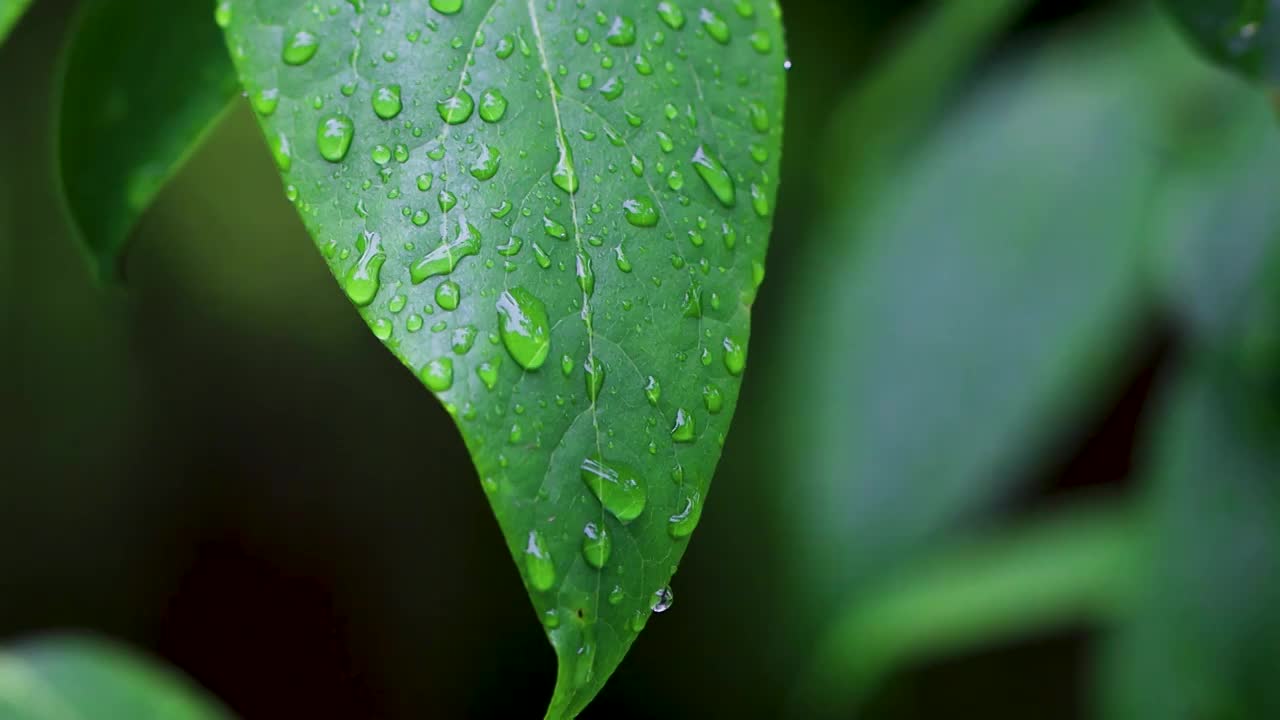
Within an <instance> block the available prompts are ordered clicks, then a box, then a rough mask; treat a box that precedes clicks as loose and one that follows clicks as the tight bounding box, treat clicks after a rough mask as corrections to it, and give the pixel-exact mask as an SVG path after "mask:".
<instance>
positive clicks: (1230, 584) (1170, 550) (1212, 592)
mask: <svg viewBox="0 0 1280 720" xmlns="http://www.w3.org/2000/svg"><path fill="white" fill-rule="evenodd" d="M1166 400H1167V410H1168V413H1167V414H1166V415H1164V416H1162V417H1161V419H1160V420H1159V421H1157V422H1156V423H1155V429H1154V436H1153V438H1152V441H1153V447H1152V451H1151V466H1150V468H1149V472H1148V473H1147V477H1146V483H1147V485H1146V487H1145V492H1144V495H1145V502H1146V504H1147V508H1146V514H1147V515H1148V516H1149V519H1148V522H1149V524H1150V526H1151V528H1152V530H1153V534H1152V537H1151V550H1150V552H1151V558H1150V561H1149V563H1148V570H1147V571H1146V572H1144V573H1142V574H1141V575H1140V576H1139V582H1141V583H1142V588H1141V590H1140V591H1139V595H1138V602H1136V603H1135V604H1134V605H1133V607H1132V612H1131V613H1130V617H1129V618H1128V620H1127V622H1126V623H1125V624H1124V625H1123V626H1121V627H1120V628H1119V630H1118V631H1117V633H1116V635H1115V637H1114V638H1113V640H1112V642H1111V643H1110V645H1109V648H1108V652H1107V654H1106V655H1105V662H1104V664H1103V672H1104V673H1105V674H1104V676H1103V684H1102V685H1103V692H1102V695H1101V697H1102V716H1104V717H1107V718H1117V719H1121V720H1123V719H1127V718H1169V719H1170V720H1181V719H1186V720H1191V719H1193V718H1197V719H1198V718H1223V719H1226V718H1263V717H1276V716H1277V715H1280V686H1277V685H1276V682H1275V679H1276V675H1277V672H1280V613H1277V612H1276V608H1277V607H1280V486H1278V485H1277V483H1276V480H1277V478H1280V443H1278V442H1277V439H1280V433H1277V432H1276V431H1277V427H1276V426H1271V427H1269V428H1263V427H1260V426H1259V425H1257V423H1255V422H1254V421H1253V419H1252V418H1251V417H1250V415H1251V413H1250V412H1249V411H1248V410H1247V409H1246V408H1247V407H1248V405H1249V404H1250V402H1251V400H1252V397H1251V394H1250V393H1249V392H1248V390H1247V389H1246V388H1244V387H1242V386H1241V385H1240V384H1238V382H1237V381H1236V380H1235V379H1234V378H1233V377H1232V376H1231V375H1230V374H1224V373H1223V372H1221V369H1220V368H1215V367H1213V364H1212V363H1207V362H1201V361H1196V362H1195V363H1193V364H1192V365H1191V366H1190V367H1188V368H1187V369H1186V370H1185V371H1183V372H1182V373H1179V374H1178V375H1177V376H1176V377H1174V378H1173V381H1172V383H1171V387H1170V388H1169V397H1168V398H1167V399H1166Z"/></svg>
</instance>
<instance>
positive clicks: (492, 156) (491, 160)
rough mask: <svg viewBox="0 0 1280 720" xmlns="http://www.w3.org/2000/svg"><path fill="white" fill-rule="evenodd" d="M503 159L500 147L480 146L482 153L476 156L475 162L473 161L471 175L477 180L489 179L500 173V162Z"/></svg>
mask: <svg viewBox="0 0 1280 720" xmlns="http://www.w3.org/2000/svg"><path fill="white" fill-rule="evenodd" d="M501 160H502V153H500V152H498V148H496V147H493V146H492V145H485V146H483V147H481V148H480V154H479V155H478V156H477V157H476V159H475V162H473V163H471V168H470V170H471V177H474V178H475V179H477V180H488V179H490V178H492V177H493V176H494V175H497V174H498V164H499V162H501Z"/></svg>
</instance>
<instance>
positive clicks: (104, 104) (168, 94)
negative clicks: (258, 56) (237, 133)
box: [57, 0, 237, 277]
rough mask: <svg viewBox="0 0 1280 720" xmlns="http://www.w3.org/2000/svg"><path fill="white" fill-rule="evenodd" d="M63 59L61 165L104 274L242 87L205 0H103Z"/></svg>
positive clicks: (71, 204)
mask: <svg viewBox="0 0 1280 720" xmlns="http://www.w3.org/2000/svg"><path fill="white" fill-rule="evenodd" d="M64 52H65V57H64V59H63V75H62V80H61V82H62V93H61V96H60V99H59V107H58V111H57V115H58V140H57V142H58V154H59V158H58V169H59V171H60V173H61V179H62V189H63V194H64V196H65V198H66V202H67V207H68V209H69V210H70V213H71V216H72V219H73V220H74V221H75V224H76V226H77V228H78V229H79V231H80V235H81V238H82V239H83V241H84V243H85V245H86V249H87V250H88V253H89V255H90V257H91V258H92V259H93V261H94V264H95V265H96V268H97V270H98V272H99V274H100V275H102V276H106V277H111V276H113V275H115V274H117V272H118V269H119V262H120V256H121V253H122V252H123V251H124V247H125V242H126V240H127V239H128V235H129V232H130V230H131V229H132V228H133V225H134V223H135V222H136V221H137V220H138V217H139V216H140V215H141V214H142V213H143V211H144V210H146V208H147V207H148V206H149V205H150V204H151V201H152V200H154V199H155V196H156V195H157V194H158V193H159V192H160V190H161V188H163V187H164V185H165V183H166V182H168V180H169V178H170V177H171V176H172V175H173V174H174V173H175V172H177V170H178V169H179V168H180V167H181V166H182V164H183V163H184V162H185V161H186V159H187V157H188V156H190V154H191V153H192V152H193V151H194V150H195V148H196V147H197V146H198V145H199V143H200V141H201V139H202V138H203V137H204V135H205V133H206V132H208V130H209V129H210V128H211V127H212V126H213V125H214V124H215V122H216V121H217V120H218V119H219V118H220V117H221V115H222V113H223V111H224V110H225V109H226V108H227V106H228V103H229V102H230V100H231V98H232V97H233V96H234V95H235V92H236V89H237V83H236V75H235V69H234V68H233V67H232V65H231V63H230V61H229V60H228V59H227V54H226V48H225V47H224V45H223V43H222V37H221V34H220V33H219V32H218V28H217V26H216V25H215V24H214V12H213V6H212V4H211V3H209V2H205V1H204V0H176V1H175V0H93V1H92V2H88V3H86V4H85V5H84V7H83V8H82V9H81V11H80V12H79V14H78V16H77V18H76V20H75V22H74V24H73V29H72V31H71V35H70V39H69V40H68V45H67V47H66V49H65V51H64Z"/></svg>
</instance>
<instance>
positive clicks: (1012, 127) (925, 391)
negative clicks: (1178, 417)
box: [781, 14, 1213, 607]
mask: <svg viewBox="0 0 1280 720" xmlns="http://www.w3.org/2000/svg"><path fill="white" fill-rule="evenodd" d="M1151 17H1152V16H1151V15H1150V14H1144V15H1142V16H1140V17H1134V16H1120V17H1111V18H1107V19H1108V20H1110V21H1111V22H1108V23H1106V24H1104V25H1101V26H1098V27H1097V28H1096V29H1094V30H1092V31H1090V32H1087V33H1084V34H1074V35H1070V34H1069V35H1067V36H1065V37H1062V38H1059V39H1058V40H1057V41H1056V42H1054V43H1053V44H1052V45H1051V46H1050V47H1048V48H1045V49H1043V50H1041V51H1039V52H1037V53H1035V54H1034V55H1033V56H1032V57H1030V58H1028V59H1025V60H1024V61H1022V62H1017V63H1010V64H1008V65H1007V66H1006V68H1007V69H1005V70H1003V71H1002V72H1001V73H1000V74H999V75H997V76H995V77H994V78H992V79H991V80H990V81H989V82H987V83H986V84H985V86H984V87H982V88H981V89H980V91H978V92H977V93H976V94H975V95H974V96H973V97H971V98H970V99H969V100H968V102H966V103H965V104H964V105H963V106H962V107H960V108H958V109H957V110H955V111H954V112H952V113H951V114H950V116H949V119H948V121H947V123H946V124H945V125H944V126H943V127H942V128H941V129H940V131H939V132H938V133H936V134H935V136H934V137H932V138H931V139H929V140H928V141H927V142H926V143H924V144H923V145H922V147H921V148H920V150H919V154H918V155H917V156H916V160H915V162H914V163H912V164H910V165H908V166H907V167H906V168H905V169H904V171H903V172H902V173H901V174H900V175H898V176H896V177H892V178H887V179H885V180H884V182H885V183H887V185H886V189H885V191H884V192H883V194H881V195H879V196H878V199H877V200H878V201H877V203H876V204H875V206H873V207H870V208H858V209H857V212H850V211H848V210H847V209H846V210H844V211H842V212H841V213H838V214H837V215H836V216H835V217H834V218H832V220H831V223H830V226H829V227H830V228H831V230H830V231H829V233H828V234H829V236H830V237H831V238H832V242H831V243H830V244H829V247H831V248H832V249H830V250H828V251H827V252H826V253H825V254H824V255H823V256H822V257H820V258H818V259H817V260H816V262H815V263H814V264H813V265H812V266H810V267H809V273H808V275H807V277H809V278H812V279H813V281H812V282H811V283H810V284H809V285H808V286H807V287H806V292H805V294H803V295H802V296H801V297H800V298H798V299H797V303H798V304H799V305H800V306H801V307H802V308H808V309H810V310H809V311H802V312H799V313H797V317H798V318H805V320H804V321H798V322H797V323H796V324H795V332H796V334H795V335H794V337H793V338H792V340H791V343H792V345H793V346H794V347H806V346H807V345H808V344H811V343H812V338H822V348H823V351H822V352H815V353H797V354H796V355H795V357H794V361H795V365H794V366H793V367H791V368H789V369H788V371H787V372H785V373H784V375H785V376H787V377H801V376H804V377H809V378H814V379H815V381H813V382H810V383H808V385H807V388H806V390H805V391H803V392H801V393H798V394H797V396H796V397H795V398H794V399H793V400H791V403H792V405H791V407H790V408H789V409H788V410H787V411H785V412H783V413H782V415H783V416H785V417H796V418H802V419H803V422H801V423H798V424H796V425H795V426H794V427H793V428H791V429H792V430H793V432H794V434H793V435H792V436H791V437H792V441H791V442H789V443H783V444H782V445H781V446H782V447H789V448H794V453H793V454H791V455H788V456H787V458H786V460H787V463H784V466H789V467H795V468H802V469H803V474H804V476H805V477H806V480H807V481H806V482H805V483H803V484H799V485H797V486H796V487H795V489H794V492H793V493H792V494H791V495H790V497H791V506H790V512H791V518H793V522H794V525H795V533H794V535H795V536H796V537H797V538H798V541H799V543H800V545H799V546H798V548H797V550H796V551H795V553H794V554H795V557H797V558H799V559H800V561H799V562H798V563H797V569H798V571H799V572H801V573H803V577H802V578H801V579H800V580H799V581H797V582H796V586H798V587H805V588H806V592H816V593H818V595H819V597H818V598H816V602H817V603H818V604H819V606H821V607H828V606H829V604H830V603H831V602H834V601H836V600H840V599H842V595H843V594H844V593H847V592H848V591H849V589H850V588H851V587H852V586H853V584H854V583H856V582H858V581H859V580H865V579H866V578H867V577H868V576H871V575H873V574H874V573H875V572H876V571H877V570H879V569H881V568H883V567H885V566H887V565H892V564H895V563H898V562H903V561H904V558H905V557H906V556H908V555H909V554H910V552H911V551H912V550H913V549H916V548H919V547H921V545H922V544H923V543H925V542H926V541H927V540H928V539H930V538H932V537H935V536H936V534H937V532H938V531H939V530H940V529H942V528H945V527H946V526H948V525H949V524H950V523H952V522H953V521H955V520H956V519H957V518H959V517H962V516H963V515H965V514H966V513H969V512H973V511H976V510H979V509H981V508H983V507H985V506H987V505H989V504H990V503H991V501H993V500H995V499H996V498H999V497H1000V496H1001V495H1002V494H1004V493H1005V492H1007V491H1008V490H1009V488H1010V485H1011V483H1012V481H1013V480H1014V479H1015V478H1017V477H1019V476H1020V475H1025V474H1026V469H1027V467H1028V466H1029V465H1030V463H1031V462H1032V461H1033V459H1034V458H1037V457H1039V456H1040V455H1041V454H1042V453H1043V451H1044V450H1045V449H1046V448H1047V447H1049V446H1050V445H1051V443H1052V442H1054V441H1057V440H1060V439H1061V438H1062V437H1063V436H1065V435H1066V434H1067V433H1068V432H1069V428H1070V424H1071V422H1072V421H1074V420H1075V419H1076V418H1078V417H1080V415H1081V414H1082V412H1084V411H1087V410H1089V409H1091V408H1092V407H1093V406H1094V404H1095V403H1097V402H1098V401H1099V400H1100V399H1101V398H1100V396H1101V395H1102V394H1103V393H1104V392H1105V391H1106V389H1107V387H1108V385H1109V384H1110V383H1113V382H1115V381H1117V380H1118V379H1119V378H1120V377H1122V376H1123V374H1124V373H1125V372H1127V363H1126V361H1127V359H1128V356H1129V355H1130V354H1131V353H1132V352H1133V350H1134V349H1135V345H1137V339H1138V338H1139V337H1140V330H1141V322H1142V319H1143V318H1144V317H1145V315H1146V313H1147V312H1149V310H1150V299H1151V298H1150V293H1149V291H1148V290H1147V288H1146V287H1145V284H1144V282H1143V267H1142V261H1143V252H1142V249H1143V248H1142V242H1141V239H1142V238H1143V236H1144V231H1145V229H1146V226H1147V223H1148V217H1147V205H1148V200H1149V198H1150V194H1151V190H1152V188H1153V186H1154V182H1155V180H1156V177H1157V174H1158V171H1159V169H1160V152H1161V149H1162V145H1163V144H1164V143H1165V142H1167V131H1168V128H1167V125H1166V123H1167V121H1166V115H1167V114H1168V113H1169V107H1168V106H1169V103H1170V101H1171V100H1172V99H1174V98H1176V97H1177V96H1178V95H1179V93H1180V92H1181V91H1182V90H1184V89H1185V86H1186V85H1187V83H1188V82H1195V81H1196V80H1197V79H1198V78H1200V77H1204V76H1206V75H1213V73H1211V72H1209V71H1206V70H1204V69H1203V67H1202V65H1201V64H1200V63H1198V62H1196V61H1195V60H1194V58H1191V57H1190V56H1189V54H1188V53H1187V52H1186V51H1185V49H1184V48H1183V46H1182V44H1181V43H1180V42H1178V41H1177V39H1176V38H1175V37H1173V36H1172V35H1171V33H1170V32H1169V30H1168V28H1167V26H1166V25H1164V24H1163V23H1158V22H1152V21H1151ZM832 265H837V266H840V267H841V268H847V269H846V270H845V271H844V272H838V273H832V272H823V268H824V267H827V268H830V267H831V266H832ZM826 279H830V280H829V281H826V282H824V280H826ZM824 378H825V379H829V381H821V380H819V379H824Z"/></svg>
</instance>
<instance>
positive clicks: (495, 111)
mask: <svg viewBox="0 0 1280 720" xmlns="http://www.w3.org/2000/svg"><path fill="white" fill-rule="evenodd" d="M506 114H507V98H506V97H505V96H504V95H503V94H502V91H500V90H498V89H497V88H490V89H488V90H485V91H484V92H482V93H480V119H481V120H483V121H485V122H487V123H496V122H498V121H499V120H501V119H502V116H503V115H506Z"/></svg>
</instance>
